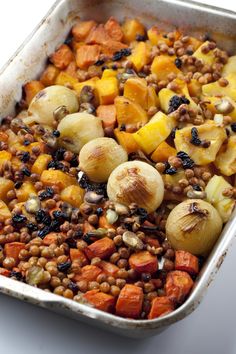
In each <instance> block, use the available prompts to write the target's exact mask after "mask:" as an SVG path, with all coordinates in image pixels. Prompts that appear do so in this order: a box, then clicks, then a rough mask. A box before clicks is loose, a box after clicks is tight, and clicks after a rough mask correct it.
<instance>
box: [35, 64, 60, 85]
mask: <svg viewBox="0 0 236 354" xmlns="http://www.w3.org/2000/svg"><path fill="white" fill-rule="evenodd" d="M59 72H60V70H59V69H58V68H56V67H55V66H54V65H52V64H49V65H48V66H47V67H46V69H45V70H44V72H43V73H42V75H41V77H40V81H41V82H42V84H43V85H44V86H51V85H54V84H55V81H56V77H57V75H58V74H59Z"/></svg>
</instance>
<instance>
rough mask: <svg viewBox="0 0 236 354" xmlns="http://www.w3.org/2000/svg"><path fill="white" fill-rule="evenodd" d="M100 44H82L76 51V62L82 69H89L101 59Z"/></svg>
mask: <svg viewBox="0 0 236 354" xmlns="http://www.w3.org/2000/svg"><path fill="white" fill-rule="evenodd" d="M99 54H100V46H99V45H82V46H81V47H79V48H78V49H77V51H76V58H75V59H76V64H77V66H78V67H79V68H80V69H87V68H88V67H89V66H90V65H92V64H94V63H96V61H98V59H99Z"/></svg>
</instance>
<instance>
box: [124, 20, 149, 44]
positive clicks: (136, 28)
mask: <svg viewBox="0 0 236 354" xmlns="http://www.w3.org/2000/svg"><path fill="white" fill-rule="evenodd" d="M122 30H123V33H124V42H125V43H128V44H129V43H131V42H133V41H135V40H136V36H137V35H141V36H144V35H145V28H144V26H143V24H142V23H141V22H140V21H139V20H137V19H126V20H125V22H124V24H123V25H122Z"/></svg>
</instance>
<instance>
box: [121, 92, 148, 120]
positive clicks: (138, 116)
mask: <svg viewBox="0 0 236 354" xmlns="http://www.w3.org/2000/svg"><path fill="white" fill-rule="evenodd" d="M115 106H116V114H117V121H118V123H119V125H121V124H125V125H130V126H132V125H136V124H137V123H141V124H145V123H147V121H148V117H147V113H146V111H145V110H144V109H143V108H142V107H141V106H140V105H139V104H137V103H135V102H132V101H130V100H129V99H128V98H125V97H123V96H118V97H116V99H115Z"/></svg>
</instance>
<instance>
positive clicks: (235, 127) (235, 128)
mask: <svg viewBox="0 0 236 354" xmlns="http://www.w3.org/2000/svg"><path fill="white" fill-rule="evenodd" d="M231 129H232V131H233V132H234V133H236V123H232V124H231Z"/></svg>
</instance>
